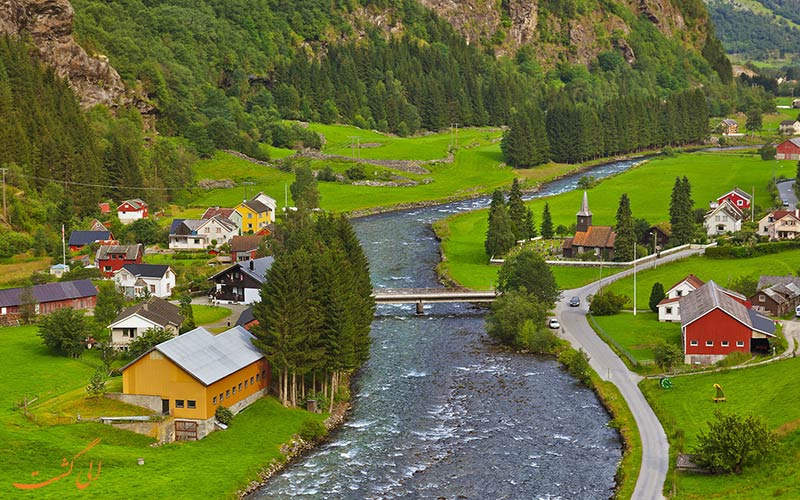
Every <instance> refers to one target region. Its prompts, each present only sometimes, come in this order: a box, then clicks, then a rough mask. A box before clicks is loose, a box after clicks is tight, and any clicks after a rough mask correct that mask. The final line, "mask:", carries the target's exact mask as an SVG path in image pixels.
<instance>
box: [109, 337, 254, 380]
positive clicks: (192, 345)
mask: <svg viewBox="0 0 800 500" xmlns="http://www.w3.org/2000/svg"><path fill="white" fill-rule="evenodd" d="M254 338H255V337H254V336H253V335H252V334H250V332H248V331H247V330H245V329H244V328H242V327H241V326H235V327H233V328H231V329H230V330H226V331H224V332H222V333H220V334H219V335H213V334H212V333H210V332H209V331H208V330H206V329H205V328H203V327H198V328H195V329H194V330H191V331H189V332H186V333H184V334H183V335H179V336H178V337H175V338H173V339H170V340H167V341H166V342H162V343H160V344H158V345H157V346H155V347H154V348H153V349H151V350H157V351H159V352H160V353H162V354H163V355H164V356H166V357H167V358H169V359H170V360H171V361H172V362H173V363H175V364H176V365H178V366H179V367H181V368H182V369H183V370H185V371H186V373H188V374H189V375H191V376H192V377H194V378H196V379H197V380H198V381H200V383H202V384H203V385H205V386H209V385H211V384H213V383H214V382H216V381H217V380H220V379H223V378H225V377H227V376H228V375H230V374H232V373H235V372H237V371H239V370H241V369H242V368H244V367H246V366H248V365H250V364H252V363H255V362H256V361H258V360H259V359H261V358H263V357H264V353H262V352H261V351H259V350H258V349H257V348H256V347H255V346H254V345H253V342H252V341H253V339H254ZM149 352H150V351H148V352H147V353H145V354H143V355H142V356H146V355H147V354H148V353H149ZM142 356H140V357H139V358H136V359H135V360H133V361H132V362H131V363H129V364H128V365H126V366H125V367H124V368H123V370H125V369H127V368H128V367H130V366H131V365H133V364H134V363H136V361H138V360H139V359H140V358H141V357H142Z"/></svg>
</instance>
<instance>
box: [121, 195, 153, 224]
mask: <svg viewBox="0 0 800 500" xmlns="http://www.w3.org/2000/svg"><path fill="white" fill-rule="evenodd" d="M148 215H149V213H148V205H147V203H145V202H144V201H142V200H140V199H139V198H134V199H132V200H125V201H123V202H122V203H120V204H119V206H118V207H117V217H119V221H120V222H121V223H123V224H130V223H131V222H133V221H137V220H139V219H146V218H147V216H148Z"/></svg>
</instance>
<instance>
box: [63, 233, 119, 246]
mask: <svg viewBox="0 0 800 500" xmlns="http://www.w3.org/2000/svg"><path fill="white" fill-rule="evenodd" d="M110 239H111V231H72V232H71V233H69V246H84V245H89V244H91V243H94V242H95V241H104V240H110Z"/></svg>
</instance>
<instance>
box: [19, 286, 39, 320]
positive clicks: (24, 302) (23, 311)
mask: <svg viewBox="0 0 800 500" xmlns="http://www.w3.org/2000/svg"><path fill="white" fill-rule="evenodd" d="M35 318H36V297H34V296H33V287H30V286H26V287H25V288H23V289H22V291H21V292H19V319H20V321H21V322H22V324H23V325H30V324H31V323H33V320H34V319H35Z"/></svg>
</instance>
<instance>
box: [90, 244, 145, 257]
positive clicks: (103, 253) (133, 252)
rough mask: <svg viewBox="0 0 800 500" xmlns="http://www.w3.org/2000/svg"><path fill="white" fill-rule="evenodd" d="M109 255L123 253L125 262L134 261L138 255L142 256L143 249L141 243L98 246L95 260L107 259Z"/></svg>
mask: <svg viewBox="0 0 800 500" xmlns="http://www.w3.org/2000/svg"><path fill="white" fill-rule="evenodd" d="M110 253H113V254H117V253H124V254H125V259H126V260H136V258H137V257H138V256H139V255H140V254H141V255H144V248H143V247H142V245H141V243H140V244H137V245H100V248H98V249H97V256H96V257H95V260H96V261H97V260H105V259H107V258H109V257H108V254H110Z"/></svg>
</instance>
